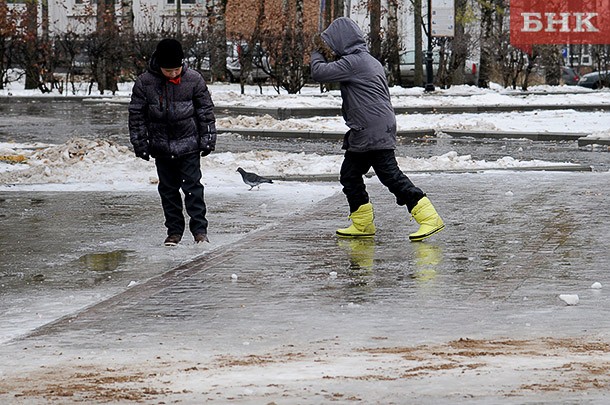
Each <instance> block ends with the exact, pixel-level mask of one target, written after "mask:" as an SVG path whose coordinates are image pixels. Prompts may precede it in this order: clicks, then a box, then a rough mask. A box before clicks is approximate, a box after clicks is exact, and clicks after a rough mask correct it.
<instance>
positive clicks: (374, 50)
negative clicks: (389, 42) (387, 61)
mask: <svg viewBox="0 0 610 405" xmlns="http://www.w3.org/2000/svg"><path fill="white" fill-rule="evenodd" d="M368 1H369V3H368V8H369V10H368V11H369V23H370V32H369V41H370V43H371V45H370V51H371V55H373V56H374V57H375V58H377V59H378V60H379V61H381V62H382V63H383V62H384V61H383V60H382V54H381V0H368Z"/></svg>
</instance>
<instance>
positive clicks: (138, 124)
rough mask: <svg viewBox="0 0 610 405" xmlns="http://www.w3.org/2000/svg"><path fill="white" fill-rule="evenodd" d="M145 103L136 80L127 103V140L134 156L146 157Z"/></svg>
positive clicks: (141, 88)
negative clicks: (131, 146)
mask: <svg viewBox="0 0 610 405" xmlns="http://www.w3.org/2000/svg"><path fill="white" fill-rule="evenodd" d="M146 109H147V102H146V97H145V94H144V86H143V85H142V81H141V80H136V83H135V85H134V86H133V91H132V94H131V101H130V103H129V140H130V141H131V144H132V145H133V150H134V152H135V153H136V156H139V157H142V156H144V155H148V129H147V127H146Z"/></svg>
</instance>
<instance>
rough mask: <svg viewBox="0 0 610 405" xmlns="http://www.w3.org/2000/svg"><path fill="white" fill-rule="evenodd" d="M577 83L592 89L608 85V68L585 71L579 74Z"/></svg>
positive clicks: (609, 75)
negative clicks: (584, 73)
mask: <svg viewBox="0 0 610 405" xmlns="http://www.w3.org/2000/svg"><path fill="white" fill-rule="evenodd" d="M578 85H579V86H582V87H587V88H589V89H593V90H597V89H601V88H602V87H610V70H602V71H600V72H591V73H587V74H586V75H583V76H581V78H580V80H579V81H578Z"/></svg>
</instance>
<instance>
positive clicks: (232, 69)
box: [187, 41, 271, 83]
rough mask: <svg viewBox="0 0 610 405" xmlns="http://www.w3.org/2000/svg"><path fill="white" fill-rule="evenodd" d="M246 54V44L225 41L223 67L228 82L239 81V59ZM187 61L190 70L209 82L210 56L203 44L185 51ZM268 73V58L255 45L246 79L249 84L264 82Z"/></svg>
mask: <svg viewBox="0 0 610 405" xmlns="http://www.w3.org/2000/svg"><path fill="white" fill-rule="evenodd" d="M247 52H248V44H247V43H246V42H239V43H238V42H233V41H227V60H226V65H225V67H226V72H227V79H228V80H229V81H230V82H232V83H235V82H238V81H239V79H240V77H241V74H242V68H241V62H240V60H239V59H240V57H241V56H242V55H244V53H247ZM187 61H188V64H189V66H190V67H191V68H193V69H196V70H198V71H199V73H201V75H203V77H204V78H205V79H206V80H209V78H210V77H211V72H210V68H211V66H210V56H209V52H208V50H207V46H206V44H205V43H204V42H202V41H200V42H197V43H196V44H195V46H193V48H191V49H189V50H188V51H187ZM270 71H271V67H270V65H269V56H267V54H266V52H265V51H264V50H263V49H262V47H261V46H260V45H258V44H257V45H256V46H255V48H254V55H253V57H252V69H251V71H250V72H248V78H247V79H248V81H250V82H262V81H265V80H266V79H268V78H269V74H268V73H267V72H270Z"/></svg>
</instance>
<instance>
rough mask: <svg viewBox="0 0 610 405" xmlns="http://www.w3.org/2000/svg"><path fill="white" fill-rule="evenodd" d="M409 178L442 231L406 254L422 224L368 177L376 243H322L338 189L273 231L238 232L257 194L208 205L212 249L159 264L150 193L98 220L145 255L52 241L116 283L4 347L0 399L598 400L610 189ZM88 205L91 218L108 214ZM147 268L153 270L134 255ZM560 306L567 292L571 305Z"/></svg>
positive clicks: (609, 349) (262, 221) (605, 373)
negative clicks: (145, 210)
mask: <svg viewBox="0 0 610 405" xmlns="http://www.w3.org/2000/svg"><path fill="white" fill-rule="evenodd" d="M411 177H412V179H413V180H414V182H415V183H416V184H417V185H419V186H420V187H422V188H423V189H424V190H425V191H427V192H428V194H429V197H430V198H431V200H432V201H433V203H434V204H435V206H436V207H437V209H438V211H439V212H440V213H441V215H442V216H443V218H444V219H445V222H446V224H447V228H446V230H445V231H443V232H441V233H440V234H438V235H436V236H435V237H433V238H431V239H428V240H426V241H425V242H422V243H410V242H409V241H408V237H407V235H408V233H410V232H412V231H413V230H414V229H416V225H415V223H414V222H409V221H408V218H407V214H406V212H405V210H404V208H399V207H398V206H396V205H395V203H394V200H393V198H392V196H391V195H390V194H389V193H388V192H387V191H386V190H385V189H384V188H383V187H382V186H381V185H379V183H378V182H377V180H376V179H375V178H373V179H371V180H369V190H370V194H371V197H372V202H373V204H374V206H375V209H376V225H377V228H378V233H377V235H376V237H375V238H374V239H372V240H366V241H361V240H344V239H337V238H336V237H335V236H334V230H335V229H336V228H337V227H342V226H344V225H346V224H347V219H346V213H345V209H346V204H345V201H344V197H343V196H342V195H341V193H340V192H337V193H336V194H335V195H333V196H332V197H329V198H327V199H325V200H322V201H321V202H319V203H316V204H315V205H312V206H307V207H306V208H304V209H303V208H300V207H298V204H295V206H294V209H292V210H286V209H285V210H284V212H291V213H290V214H288V215H287V216H285V217H279V218H278V217H275V216H274V215H273V209H272V208H273V207H269V209H268V211H267V212H265V213H263V214H261V215H250V216H247V217H246V216H245V215H242V214H243V213H246V212H251V206H252V205H253V204H255V206H260V205H261V204H263V203H264V193H263V192H261V193H250V194H251V195H254V197H253V198H256V199H257V200H256V202H255V203H253V202H252V201H247V200H243V199H240V198H238V197H236V196H219V197H217V200H216V201H215V202H214V203H212V207H213V209H212V210H211V211H212V212H214V211H217V212H216V213H215V214H214V215H211V217H210V218H211V220H214V221H215V222H216V229H222V230H223V231H222V232H219V233H220V234H219V235H218V238H216V241H217V242H216V243H217V244H216V245H214V244H212V245H210V246H207V247H206V248H205V249H204V251H202V252H198V251H193V250H192V249H193V247H192V246H187V245H185V246H183V247H181V248H180V249H182V250H161V249H160V248H156V247H153V246H152V244H154V242H156V241H151V242H150V244H151V245H146V246H142V245H141V243H142V242H141V239H139V238H138V234H140V233H141V229H131V228H130V227H131V224H134V223H139V222H143V224H142V226H143V227H144V228H145V227H146V225H147V224H148V225H150V224H153V223H155V221H157V220H158V218H155V217H154V216H153V217H152V218H148V219H145V218H144V215H143V214H141V213H140V211H139V210H138V209H137V208H136V207H140V206H142V204H146V203H148V202H150V201H152V198H153V196H152V195H144V194H143V195H135V196H134V195H130V196H116V197H115V198H116V200H115V201H114V204H118V205H119V206H121V207H123V208H124V210H123V212H124V216H123V217H121V218H120V220H119V221H117V218H108V221H107V222H103V221H102V222H101V223H100V221H97V222H98V223H100V225H99V229H98V228H96V229H94V230H93V231H94V232H95V234H96V235H97V236H95V237H92V239H93V240H95V241H97V242H93V243H92V244H91V246H95V245H96V243H97V245H98V246H99V245H100V244H99V241H101V240H106V239H105V238H106V237H105V236H102V235H107V231H110V233H113V232H116V230H117V228H116V227H117V222H118V223H121V224H123V225H124V226H125V229H126V232H125V234H124V235H123V238H122V239H123V240H124V241H125V243H126V244H127V245H129V244H135V245H132V246H128V247H126V248H125V249H126V250H128V251H137V252H139V253H137V254H134V253H129V252H127V253H124V254H123V255H121V254H120V253H118V254H116V253H115V254H114V255H112V257H110V258H108V257H105V258H104V259H100V258H96V257H95V256H86V255H87V254H92V253H94V252H93V251H89V250H87V249H83V250H81V251H78V249H76V244H78V243H79V238H81V239H82V238H88V234H87V233H84V234H82V235H86V236H79V238H76V239H75V238H73V236H74V235H73V234H72V233H71V232H70V231H69V228H68V230H66V232H65V236H63V235H64V234H62V233H59V234H58V237H57V242H58V243H60V245H61V240H62V239H63V238H65V239H66V240H68V241H69V244H68V245H66V246H64V249H62V248H61V247H59V248H58V249H57V250H58V251H63V252H64V253H63V254H72V255H73V258H74V260H83V261H84V262H85V263H87V262H89V263H93V264H90V266H92V267H95V266H101V267H99V270H90V271H97V272H100V273H102V274H103V273H104V272H111V273H112V275H113V277H117V278H119V279H121V283H119V284H117V285H116V286H115V289H114V290H113V291H112V293H111V294H109V296H107V297H99V298H100V299H99V300H98V301H96V303H94V304H91V305H89V306H87V307H86V308H83V309H82V310H81V311H76V312H73V313H68V314H65V316H64V317H62V318H60V319H58V320H55V321H52V322H49V323H45V324H44V325H42V326H40V327H39V328H38V329H36V330H34V331H33V332H32V333H30V334H28V335H26V336H21V337H18V338H15V339H13V340H11V341H8V342H4V343H3V344H2V345H1V346H0V356H1V357H2V359H3V362H2V364H1V365H0V402H3V403H11V404H13V403H15V404H47V403H58V404H71V403H102V402H108V403H136V402H138V403H150V404H161V403H185V404H200V403H208V402H209V403H239V404H260V403H276V404H322V403H380V404H381V403H383V404H391V403H395V404H404V403H417V404H455V403H476V404H479V403H480V404H488V403H506V404H523V403H548V404H557V403H565V404H576V403H579V404H580V403H591V404H602V403H607V402H608V400H609V399H610V398H609V396H610V394H609V392H610V390H609V388H610V372H609V371H610V370H609V368H610V336H609V333H610V318H609V317H608V316H607V314H608V310H609V309H610V295H609V294H608V288H610V280H609V276H608V270H609V269H608V263H610V253H608V250H607V241H608V237H609V235H610V232H609V231H608V225H609V224H610V211H608V209H607V204H608V201H609V197H610V195H609V194H610V191H609V190H608V184H609V180H610V173H608V172H607V171H606V172H582V173H573V172H567V173H559V172H487V173H469V174H433V175H426V174H416V175H413V176H411ZM7 194H8V195H7ZM0 197H2V198H1V199H0V201H1V202H2V206H3V207H5V206H7V205H10V204H13V205H16V206H20V207H23V206H24V205H27V204H30V205H31V206H32V207H34V208H32V209H33V210H34V211H35V210H36V208H35V207H37V206H40V205H44V204H50V203H48V201H50V200H53V201H55V202H56V203H57V201H56V200H54V199H48V198H47V197H46V196H39V197H38V200H40V201H42V202H40V201H38V200H37V201H34V200H32V199H31V196H29V197H28V196H26V195H17V196H14V195H13V194H11V193H5V194H3V195H2V196H0ZM28 198H30V200H28ZM57 198H63V197H57ZM106 198H112V197H106ZM91 200H92V201H95V199H91ZM90 204H93V206H88V207H86V208H88V209H91V211H92V212H96V213H97V214H95V215H102V214H101V213H103V212H104V205H103V203H102V205H95V204H97V203H92V202H91V203H90ZM51 205H53V204H51ZM53 206H55V205H53ZM58 206H61V200H59V202H58ZM284 208H286V207H284ZM106 214H107V215H108V213H106ZM158 214H160V213H158ZM158 214H154V215H158ZM56 215H59V218H61V215H66V214H61V213H56ZM34 217H35V216H34ZM100 218H103V216H102V217H99V218H97V219H100ZM6 219H8V217H4V218H3V221H4V220H6ZM242 220H245V223H246V224H247V225H246V227H245V228H244V227H242V226H241V223H242ZM39 221H41V219H40V218H39V219H38V220H36V219H35V218H30V219H29V225H28V227H30V226H31V227H32V228H31V229H32V230H35V229H36V228H35V227H36V224H37V223H38V222H39ZM3 224H4V222H3ZM17 225H18V224H16V223H15V224H13V226H17ZM28 229H30V228H28ZM148 231H149V233H151V234H152V233H154V229H149V230H148ZM31 235H32V241H31V242H30V243H29V245H31V246H30V247H29V249H31V250H30V251H31V254H32V256H33V257H36V252H35V250H36V239H35V235H36V233H35V232H32V233H31ZM3 238H4V239H2V240H1V241H2V244H3V250H4V248H5V246H7V245H10V239H7V237H5V236H3ZM149 239H150V238H149ZM137 241H140V242H137ZM107 242H108V243H109V246H108V248H109V249H108V251H110V252H115V251H117V250H119V249H117V247H116V245H114V244H113V243H112V241H111V240H110V239H109V240H107ZM213 242H214V239H213ZM80 243H83V244H84V245H85V246H87V244H88V243H89V241H88V240H80ZM73 249H76V252H74V251H73ZM138 249H141V250H138ZM155 249H157V250H155ZM66 252H68V253H66ZM150 252H155V253H154V254H151V255H150V256H149V259H150V260H148V261H140V262H138V260H136V259H130V258H129V257H130V255H133V256H142V255H146V254H148V253H150ZM163 252H168V253H167V255H168V256H169V257H165V256H164V254H163ZM175 252H180V253H181V254H176V253H175ZM189 255H190V256H191V257H193V260H192V261H186V262H184V261H183V262H181V263H179V258H180V257H185V256H189ZM83 256H85V257H88V259H87V258H85V259H83V258H82V257H83ZM115 256H116V257H115ZM129 260H133V264H134V267H136V268H139V269H144V270H142V271H144V272H145V274H146V276H148V277H141V278H139V280H140V282H139V283H137V284H136V285H134V286H132V287H130V288H125V283H124V281H127V280H129V279H131V278H135V277H134V273H133V269H132V268H130V267H129V266H125V262H126V261H129ZM95 263H97V264H95ZM115 264H116V267H114V266H115ZM136 264H137V265H136ZM110 268H113V270H109V269H110ZM117 270H120V271H117ZM121 273H123V275H120V274H121ZM32 281H33V282H41V281H42V280H32ZM594 283H600V284H601V288H592V285H593V284H594ZM121 286H122V287H121ZM65 294H69V292H66V293H65ZM563 294H569V295H578V296H579V303H578V305H567V304H566V303H565V302H564V301H562V300H561V299H560V298H559V296H560V295H563ZM3 299H4V298H3Z"/></svg>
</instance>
